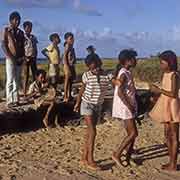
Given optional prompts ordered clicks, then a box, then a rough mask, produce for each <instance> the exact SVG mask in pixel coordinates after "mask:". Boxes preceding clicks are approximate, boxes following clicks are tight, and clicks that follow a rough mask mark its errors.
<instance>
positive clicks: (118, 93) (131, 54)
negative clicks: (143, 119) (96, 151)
mask: <svg viewBox="0 0 180 180" xmlns="http://www.w3.org/2000/svg"><path fill="white" fill-rule="evenodd" d="M136 56H137V53H136V52H135V51H133V50H123V51H121V52H120V55H119V63H120V64H121V69H120V70H119V72H118V75H117V79H118V80H120V82H121V85H120V86H116V87H115V91H114V100H113V110H112V116H113V117H114V118H118V119H119V120H123V121H124V123H125V128H126V131H127V136H126V137H125V138H124V140H123V141H122V143H121V145H120V146H119V147H118V149H117V150H116V151H115V152H114V153H113V155H112V159H113V160H114V161H115V162H116V163H117V164H118V165H123V166H127V165H129V160H130V157H131V154H132V152H133V146H134V142H135V139H136V137H137V135H138V132H137V128H136V124H135V117H136V115H137V103H136V98H135V94H136V89H135V86H134V81H133V77H132V73H131V71H130V69H131V68H134V67H135V66H136V63H137V62H136ZM124 150H126V151H127V154H126V162H127V164H126V165H124V163H123V161H122V153H123V151H124Z"/></svg>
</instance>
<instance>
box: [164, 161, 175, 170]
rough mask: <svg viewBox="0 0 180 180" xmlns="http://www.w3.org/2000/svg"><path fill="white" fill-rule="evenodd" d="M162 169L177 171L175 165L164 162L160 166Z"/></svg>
mask: <svg viewBox="0 0 180 180" xmlns="http://www.w3.org/2000/svg"><path fill="white" fill-rule="evenodd" d="M161 169H162V170H166V171H177V166H176V165H171V164H169V163H168V164H165V165H162V166H161Z"/></svg>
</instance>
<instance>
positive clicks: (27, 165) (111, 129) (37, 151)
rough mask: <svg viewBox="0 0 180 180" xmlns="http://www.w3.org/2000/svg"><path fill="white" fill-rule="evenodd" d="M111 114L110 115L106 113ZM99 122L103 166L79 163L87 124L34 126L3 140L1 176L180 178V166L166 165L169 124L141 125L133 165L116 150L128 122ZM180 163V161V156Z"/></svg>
mask: <svg viewBox="0 0 180 180" xmlns="http://www.w3.org/2000/svg"><path fill="white" fill-rule="evenodd" d="M106 118H107V117H106ZM107 119H108V120H107V122H106V123H104V124H101V125H98V133H97V134H98V135H97V140H96V150H95V157H96V160H97V161H98V163H99V164H100V165H101V166H102V168H103V170H102V171H97V172H96V171H92V170H89V169H87V168H82V167H80V166H79V160H80V152H81V147H82V144H83V136H84V131H85V127H83V126H79V127H76V128H74V127H65V128H57V129H56V128H55V129H50V130H46V129H40V130H38V131H34V132H27V133H19V134H9V135H4V136H2V137H1V140H0V179H3V180H15V179H17V180H36V179H37V180H96V179H104V180H131V179H133V180H134V179H135V180H136V179H137V180H170V179H172V180H173V179H174V180H178V179H180V172H176V173H168V172H166V171H161V170H160V166H161V164H163V163H166V162H167V160H168V158H167V149H166V148H165V147H164V146H163V145H162V143H163V129H162V127H161V126H160V125H157V124H154V123H153V122H152V121H151V120H149V119H148V118H146V119H145V120H143V123H142V126H140V127H138V129H139V137H138V139H137V142H136V149H137V150H138V155H137V156H136V157H134V158H135V159H136V160H135V162H136V163H132V164H131V167H127V168H124V167H121V168H119V167H117V166H116V165H115V164H114V163H113V161H112V160H111V158H110V157H111V154H112V151H113V150H114V149H115V148H116V147H117V145H118V144H119V143H120V142H121V140H122V138H123V136H124V135H125V132H124V130H123V124H122V123H120V122H119V121H117V120H110V118H107ZM179 163H180V161H179Z"/></svg>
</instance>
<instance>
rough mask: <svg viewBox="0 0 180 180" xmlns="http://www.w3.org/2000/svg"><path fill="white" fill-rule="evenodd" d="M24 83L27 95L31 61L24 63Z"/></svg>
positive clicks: (24, 90) (24, 91)
mask: <svg viewBox="0 0 180 180" xmlns="http://www.w3.org/2000/svg"><path fill="white" fill-rule="evenodd" d="M23 66H24V67H23V68H24V74H23V76H24V83H23V93H24V95H26V92H27V86H28V81H29V63H28V62H25V63H24V65H23Z"/></svg>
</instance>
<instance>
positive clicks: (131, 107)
mask: <svg viewBox="0 0 180 180" xmlns="http://www.w3.org/2000/svg"><path fill="white" fill-rule="evenodd" d="M128 109H129V110H130V111H131V113H132V114H134V113H135V108H134V107H133V106H131V105H130V106H129V107H128Z"/></svg>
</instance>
